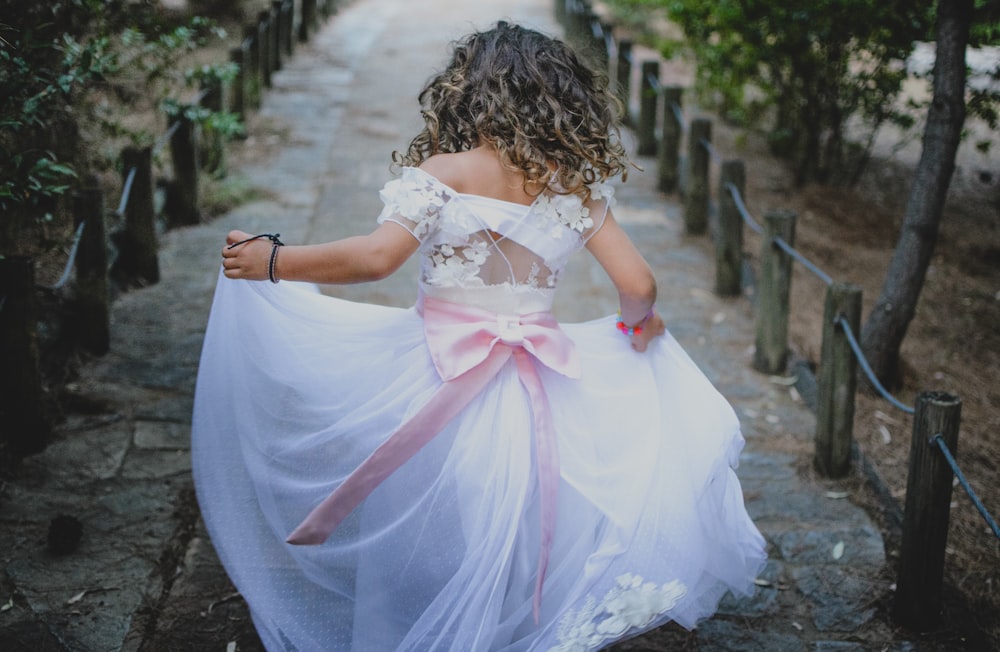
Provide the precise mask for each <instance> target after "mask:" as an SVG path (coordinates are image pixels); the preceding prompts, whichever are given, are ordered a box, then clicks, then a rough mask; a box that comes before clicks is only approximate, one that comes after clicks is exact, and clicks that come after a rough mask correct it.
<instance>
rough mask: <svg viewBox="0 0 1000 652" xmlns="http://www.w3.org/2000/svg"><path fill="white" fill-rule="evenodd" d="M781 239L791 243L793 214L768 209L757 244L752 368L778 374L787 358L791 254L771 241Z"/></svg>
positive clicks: (793, 228) (793, 223) (792, 239)
mask: <svg viewBox="0 0 1000 652" xmlns="http://www.w3.org/2000/svg"><path fill="white" fill-rule="evenodd" d="M775 238H781V239H782V240H784V241H785V242H787V243H788V245H789V246H795V213H794V212H793V211H769V212H767V213H765V215H764V238H763V239H762V241H761V246H760V249H761V251H760V283H759V284H758V292H757V340H756V347H755V349H754V354H753V367H754V369H756V370H757V371H759V372H761V373H765V374H780V373H782V372H784V370H785V363H786V362H787V361H788V314H789V296H790V294H791V288H792V257H791V256H790V255H788V252H786V251H785V250H784V249H782V248H781V247H779V246H778V245H776V244H775V242H774V239H775Z"/></svg>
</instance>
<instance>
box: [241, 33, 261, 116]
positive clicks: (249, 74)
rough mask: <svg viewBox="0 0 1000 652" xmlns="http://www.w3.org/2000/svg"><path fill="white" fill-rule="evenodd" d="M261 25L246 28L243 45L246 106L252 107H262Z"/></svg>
mask: <svg viewBox="0 0 1000 652" xmlns="http://www.w3.org/2000/svg"><path fill="white" fill-rule="evenodd" d="M258 31H259V27H258V26H257V25H252V26H250V27H247V28H246V33H245V35H244V38H243V44H242V45H241V47H242V48H244V50H243V62H244V64H245V68H244V73H243V80H244V82H245V83H246V106H247V107H248V108H252V109H259V108H260V100H261V89H262V88H263V86H264V78H263V76H262V73H261V64H260V39H259V38H258Z"/></svg>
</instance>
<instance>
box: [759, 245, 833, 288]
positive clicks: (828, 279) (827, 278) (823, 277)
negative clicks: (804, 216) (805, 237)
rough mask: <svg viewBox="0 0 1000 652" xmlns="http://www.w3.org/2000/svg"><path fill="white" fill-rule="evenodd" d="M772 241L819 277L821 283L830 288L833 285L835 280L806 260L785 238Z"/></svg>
mask: <svg viewBox="0 0 1000 652" xmlns="http://www.w3.org/2000/svg"><path fill="white" fill-rule="evenodd" d="M771 241H772V242H773V243H774V244H776V245H778V246H779V247H780V248H781V249H782V251H784V252H785V253H787V254H788V255H789V256H791V257H792V258H794V259H795V260H797V261H799V262H800V263H801V264H802V266H803V267H805V268H806V269H808V270H809V271H810V272H812V273H813V274H815V275H816V276H817V277H819V279H820V280H821V281H823V283H825V284H826V285H828V286H829V285H833V278H832V277H831V276H830V275H829V274H827V273H826V272H824V271H823V270H821V269H820V268H819V266H818V265H817V264H816V263H814V262H812V261H811V260H809V259H808V258H806V257H805V256H804V255H802V253H801V252H800V251H799V250H798V249H796V248H795V247H793V246H792V245H790V244H788V243H787V242H785V240H784V239H783V238H780V237H778V238H773V239H772V240H771Z"/></svg>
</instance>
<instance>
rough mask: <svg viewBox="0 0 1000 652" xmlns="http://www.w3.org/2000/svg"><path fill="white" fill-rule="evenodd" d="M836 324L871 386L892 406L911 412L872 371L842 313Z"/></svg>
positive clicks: (909, 407)
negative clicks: (841, 330)
mask: <svg viewBox="0 0 1000 652" xmlns="http://www.w3.org/2000/svg"><path fill="white" fill-rule="evenodd" d="M835 322H836V324H837V325H838V326H840V328H842V329H843V332H844V336H845V337H846V338H847V341H848V343H849V344H850V345H851V350H852V351H854V357H855V358H856V359H857V361H858V364H859V365H861V370H862V371H864V372H865V376H866V377H867V378H868V382H870V383H871V384H872V387H874V388H875V390H876V391H878V393H879V394H881V395H882V397H883V398H884V399H885V400H887V401H889V402H890V403H892V405H893V406H895V407H896V408H898V409H900V410H902V411H903V412H905V413H907V414H913V412H914V409H913V407H911V406H909V405H906V404H905V403H903V402H902V401H900V400H899V399H897V398H896V397H895V396H893V395H892V394H890V393H889V390H887V389H886V388H885V386H884V385H882V383H881V382H880V381H879V379H878V377H877V376H876V375H875V372H874V371H872V368H871V365H870V364H869V363H868V359H867V358H866V357H865V354H864V352H863V351H862V350H861V345H860V344H859V343H858V339H857V338H856V337H855V336H854V331H853V330H852V329H851V325H850V324H849V323H847V319H846V318H844V316H843V315H837V318H836V320H835Z"/></svg>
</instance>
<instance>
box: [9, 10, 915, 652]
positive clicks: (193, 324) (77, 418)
mask: <svg viewBox="0 0 1000 652" xmlns="http://www.w3.org/2000/svg"><path fill="white" fill-rule="evenodd" d="M552 4H553V3H552V2H551V1H550V0H506V1H504V0H479V1H477V2H476V3H469V2H465V1H463V0H433V1H426V2H420V3H415V2H411V1H410V0H358V1H356V2H354V3H352V4H350V5H349V6H348V7H347V8H345V9H344V10H342V12H341V13H340V14H339V15H338V16H336V17H334V18H333V19H332V20H331V21H330V22H329V23H328V24H327V25H326V26H325V27H324V28H323V30H322V31H321V32H320V33H319V34H318V35H317V36H316V38H314V39H313V41H312V42H311V43H310V44H309V45H308V46H307V47H305V48H300V49H299V50H298V52H297V54H296V56H295V57H294V59H292V60H291V61H289V62H287V63H286V68H285V70H283V71H281V72H280V73H278V74H277V75H276V76H275V88H274V90H273V91H271V92H270V93H269V94H268V95H267V97H266V99H265V101H264V106H263V108H262V110H261V112H260V116H259V118H258V119H257V120H255V122H256V123H257V127H256V130H255V132H254V133H253V134H252V137H253V138H257V139H264V138H267V135H268V134H279V135H280V136H281V139H282V142H283V143H284V144H283V146H282V147H280V148H278V149H277V150H276V151H275V152H274V153H273V155H271V156H268V157H266V158H265V159H264V160H260V161H258V162H255V163H253V164H249V165H245V166H243V167H242V168H241V169H238V170H235V171H234V172H233V174H235V175H243V176H245V177H246V178H247V179H248V180H249V181H250V182H251V184H252V185H253V186H254V187H255V188H258V189H261V190H263V191H264V192H265V193H266V198H265V199H259V200H255V201H252V202H250V203H248V204H246V205H244V206H241V207H240V208H238V209H236V210H234V211H233V212H232V213H230V214H228V215H226V216H224V217H223V218H220V219H218V220H215V221H213V222H212V223H210V224H205V225H201V226H197V227H192V228H187V229H182V230H176V231H171V232H169V233H167V234H165V235H164V236H163V238H162V242H161V245H162V252H161V258H160V264H161V270H162V277H163V278H162V281H161V282H160V283H159V284H157V285H156V286H153V287H149V288H146V289H143V290H138V291H133V292H130V293H128V294H125V295H123V296H121V297H120V298H119V299H118V301H117V302H116V303H115V306H114V315H113V342H112V346H111V353H109V354H108V355H106V356H104V357H103V358H101V359H99V360H95V361H93V362H91V363H89V364H87V365H86V366H85V368H84V369H83V372H82V374H81V376H80V378H79V380H78V381H77V383H76V385H75V386H74V387H72V388H71V390H72V392H71V394H72V396H73V397H74V399H75V400H73V401H72V404H71V406H70V408H71V414H70V415H69V418H68V419H67V421H66V423H65V424H63V425H62V426H61V428H60V430H59V433H58V437H57V441H56V442H55V443H53V444H52V445H51V446H50V447H49V448H48V449H47V450H46V451H45V452H44V453H42V454H40V455H38V456H35V457H32V458H30V459H28V460H26V461H25V462H24V464H23V466H22V468H21V470H20V475H19V477H17V478H15V479H13V480H12V481H10V482H9V483H8V484H7V485H6V486H4V487H2V493H3V503H2V506H0V521H2V523H3V526H2V530H0V556H2V572H0V648H2V649H4V650H8V651H14V650H32V651H35V650H73V651H85V652H89V651H105V650H109V651H110V650H154V651H158V650H171V649H195V650H219V651H220V652H221V651H222V650H228V649H233V648H232V647H230V648H227V644H229V643H230V642H235V644H236V646H238V649H240V650H258V649H260V644H259V642H258V641H257V640H256V637H255V636H254V634H253V631H252V626H251V624H250V622H249V620H248V617H247V614H246V610H245V606H244V605H243V603H242V600H241V599H240V598H239V596H238V595H236V594H235V593H234V592H233V589H232V587H231V586H230V585H229V584H228V580H227V579H226V577H225V574H224V573H223V572H222V571H221V569H220V568H219V566H218V562H217V560H216V559H215V557H214V553H213V552H212V549H211V545H210V543H209V542H208V540H207V538H206V537H205V535H204V532H203V530H202V529H201V526H200V523H199V522H198V519H197V508H196V505H195V503H194V500H193V493H192V488H191V478H190V455H189V448H188V439H189V432H190V430H189V415H190V410H191V402H192V393H193V387H194V379H195V374H196V369H197V363H198V356H199V353H200V347H201V336H202V332H203V329H204V326H205V322H206V318H207V314H208V307H209V304H210V301H211V296H212V290H213V287H214V283H215V280H216V274H217V269H218V264H219V259H218V252H219V249H220V247H221V245H222V242H223V238H224V234H225V233H226V231H227V230H229V229H231V228H242V229H244V230H247V231H251V232H261V231H272V232H273V231H278V232H280V233H281V234H282V238H283V239H284V240H285V241H286V242H292V243H296V242H307V241H310V242H315V241H321V240H326V239H330V238H334V237H342V236H345V235H350V234H355V233H364V232H366V231H367V230H369V229H370V228H371V227H372V225H373V222H374V218H375V216H376V215H377V214H378V211H379V209H380V207H381V206H380V202H379V199H378V192H377V191H378V189H379V188H380V187H381V186H382V184H383V183H384V182H385V180H386V179H387V178H388V175H389V170H388V165H389V154H390V152H392V151H393V150H394V149H401V148H403V147H405V146H406V144H407V142H408V139H409V137H410V136H411V135H412V134H414V133H415V132H416V130H417V129H418V127H419V124H420V123H419V116H418V113H417V104H416V99H415V98H416V94H417V91H418V89H419V88H420V86H421V85H422V83H423V82H424V81H425V79H426V78H427V77H428V76H429V75H430V74H431V72H432V71H434V70H435V69H437V68H438V67H440V66H441V65H443V63H444V61H445V58H446V56H447V44H448V43H449V41H451V40H452V39H454V38H456V37H458V36H460V35H462V34H464V33H466V32H468V31H470V29H471V28H473V27H485V26H488V25H489V24H490V23H492V22H493V21H494V20H496V19H498V18H509V19H512V20H515V21H518V22H522V23H524V24H527V25H529V26H533V27H537V28H540V29H542V30H544V31H547V32H550V33H558V31H559V29H558V26H557V25H556V24H555V23H554V18H553V17H552V14H551V10H552ZM639 161H640V163H641V164H642V165H643V166H644V167H645V168H646V170H647V172H645V173H641V172H636V173H633V174H632V176H631V178H630V180H629V182H628V183H627V184H625V185H624V186H622V187H621V188H620V191H619V207H618V208H617V209H616V211H617V214H618V217H619V219H620V220H621V222H622V223H623V224H624V225H625V227H626V229H627V230H628V231H629V232H630V233H631V235H632V236H633V238H634V239H635V240H636V242H637V243H638V245H639V247H640V248H641V249H642V250H643V252H644V253H645V255H646V256H647V257H648V259H649V261H650V263H651V264H652V265H653V266H654V268H655V270H656V273H657V276H658V279H659V283H660V288H661V297H660V300H659V306H660V309H661V310H662V311H663V312H665V313H666V316H667V319H668V326H669V327H670V329H671V331H672V332H673V333H674V334H675V336H676V337H677V338H678V339H679V340H680V341H681V343H682V344H683V345H684V346H685V347H686V348H687V349H688V351H689V352H690V353H691V355H692V356H693V357H694V358H695V360H696V361H697V362H698V363H699V364H700V365H701V366H702V367H703V368H704V370H705V372H706V373H707V374H708V375H709V377H710V378H711V379H712V380H713V381H714V382H715V383H716V384H717V385H718V387H719V388H720V389H721V390H722V392H723V393H724V394H725V395H726V396H727V397H728V398H729V399H730V400H731V401H732V402H733V404H734V405H735V406H736V408H737V411H738V413H739V414H740V416H741V419H742V421H743V424H744V428H745V433H746V435H747V439H748V446H747V450H746V452H745V455H744V457H743V464H742V466H741V468H740V472H739V474H740V477H741V478H742V480H743V483H744V491H745V494H746V498H747V502H748V506H749V509H750V511H751V513H752V516H753V517H754V519H755V520H756V522H757V523H758V525H759V527H760V528H761V530H762V531H763V532H764V534H765V536H766V537H767V540H768V542H769V551H770V554H771V556H772V561H771V562H770V563H769V565H768V567H767V568H766V570H765V571H764V573H763V575H762V577H761V579H760V589H759V591H758V593H757V595H756V596H755V597H753V598H752V599H748V600H741V601H736V600H726V601H725V602H724V603H723V605H722V608H721V610H720V612H719V614H718V615H717V616H716V617H715V618H713V619H711V620H709V621H707V622H706V623H704V624H703V625H702V626H701V627H699V628H698V630H697V631H696V632H694V633H690V634H689V633H686V632H683V631H681V630H678V629H676V628H670V627H668V628H665V629H663V630H660V631H656V632H651V633H649V634H647V635H645V636H643V637H641V638H639V639H635V640H633V641H629V642H626V643H624V644H621V645H620V646H618V647H617V648H616V649H618V650H623V651H624V650H667V649H671V650H674V649H703V650H769V651H770V650H873V649H878V650H915V649H932V648H928V647H926V646H913V645H911V644H910V643H907V642H906V641H904V640H903V639H901V638H900V637H899V635H898V633H896V632H894V631H893V629H892V628H891V627H890V626H888V625H887V624H886V618H885V610H886V605H887V603H888V599H889V597H890V596H891V589H890V584H891V582H892V581H893V578H892V573H891V571H889V570H887V567H886V559H885V557H884V552H883V542H882V538H881V535H880V533H879V532H878V530H877V528H876V527H875V526H874V525H873V523H872V522H871V521H870V520H869V518H868V517H867V516H866V514H865V513H864V511H863V510H862V509H860V508H859V507H856V506H855V505H854V504H853V503H852V502H851V501H850V500H848V499H845V498H844V496H846V495H847V494H849V493H851V492H854V491H859V489H858V487H857V485H858V484H859V483H858V482H857V481H848V482H846V483H843V484H834V483H828V482H823V481H819V480H817V479H816V478H815V477H814V475H813V474H812V472H811V471H810V455H811V433H812V431H813V426H814V418H813V416H812V414H811V413H810V412H809V411H808V409H807V408H806V407H805V406H804V405H803V404H802V403H801V401H799V400H797V399H796V397H795V395H794V393H793V392H790V391H789V387H788V386H787V385H786V384H785V383H784V382H776V381H775V379H772V378H768V377H766V376H761V375H759V374H757V373H755V372H753V371H752V370H751V368H750V364H749V361H750V347H751V345H752V342H753V329H752V322H751V315H750V308H749V306H748V305H747V303H746V302H745V301H744V300H742V299H738V300H721V299H719V298H717V297H715V296H714V295H713V293H712V290H711V288H712V274H713V271H712V270H713V267H712V253H711V250H710V248H709V244H708V243H707V242H706V241H705V240H704V239H702V238H696V239H692V238H687V237H685V236H684V235H683V230H682V226H681V222H680V219H679V209H678V205H677V204H676V202H675V201H674V199H673V198H670V197H665V196H662V195H660V194H658V193H657V192H655V190H654V189H653V179H652V177H653V174H652V170H654V168H655V163H654V161H652V160H648V159H639ZM414 277H415V275H414V266H413V264H412V262H411V263H408V266H407V267H405V268H404V269H403V270H402V271H401V272H400V273H398V274H396V275H395V276H393V277H392V278H391V279H388V280H386V281H383V282H380V283H376V284H371V285H365V286H355V287H346V288H336V289H333V290H331V292H335V293H336V294H338V295H339V296H344V297H348V298H353V299H359V300H365V301H372V302H382V303H390V304H394V305H400V306H406V305H410V304H411V303H412V301H413V299H414V296H415V281H414ZM567 278H568V279H570V280H571V282H569V283H566V285H567V287H564V289H563V292H562V295H561V296H562V299H561V301H560V302H559V303H558V304H557V307H556V311H557V314H558V316H559V317H560V318H561V319H564V320H569V321H575V320H579V319H586V318H591V317H597V316H600V315H603V314H606V313H607V312H609V311H611V310H614V308H615V303H616V300H615V295H614V291H613V289H612V288H611V287H610V285H609V284H608V283H607V282H606V281H605V280H604V279H603V275H602V273H601V272H600V270H599V268H598V267H597V266H596V265H595V264H593V263H592V262H590V261H589V260H587V259H586V257H585V256H580V257H578V260H577V261H576V263H575V267H573V268H572V270H571V271H570V272H569V273H568V274H567ZM58 514H68V515H72V516H75V517H76V518H78V519H79V520H80V521H82V523H83V538H82V541H81V544H80V547H79V549H78V550H77V551H76V552H74V553H72V554H69V555H65V556H61V557H55V556H52V555H51V554H49V553H48V552H46V544H45V541H46V531H47V528H48V525H49V522H50V519H52V518H53V517H54V516H56V515H58ZM303 652H310V651H303Z"/></svg>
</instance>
